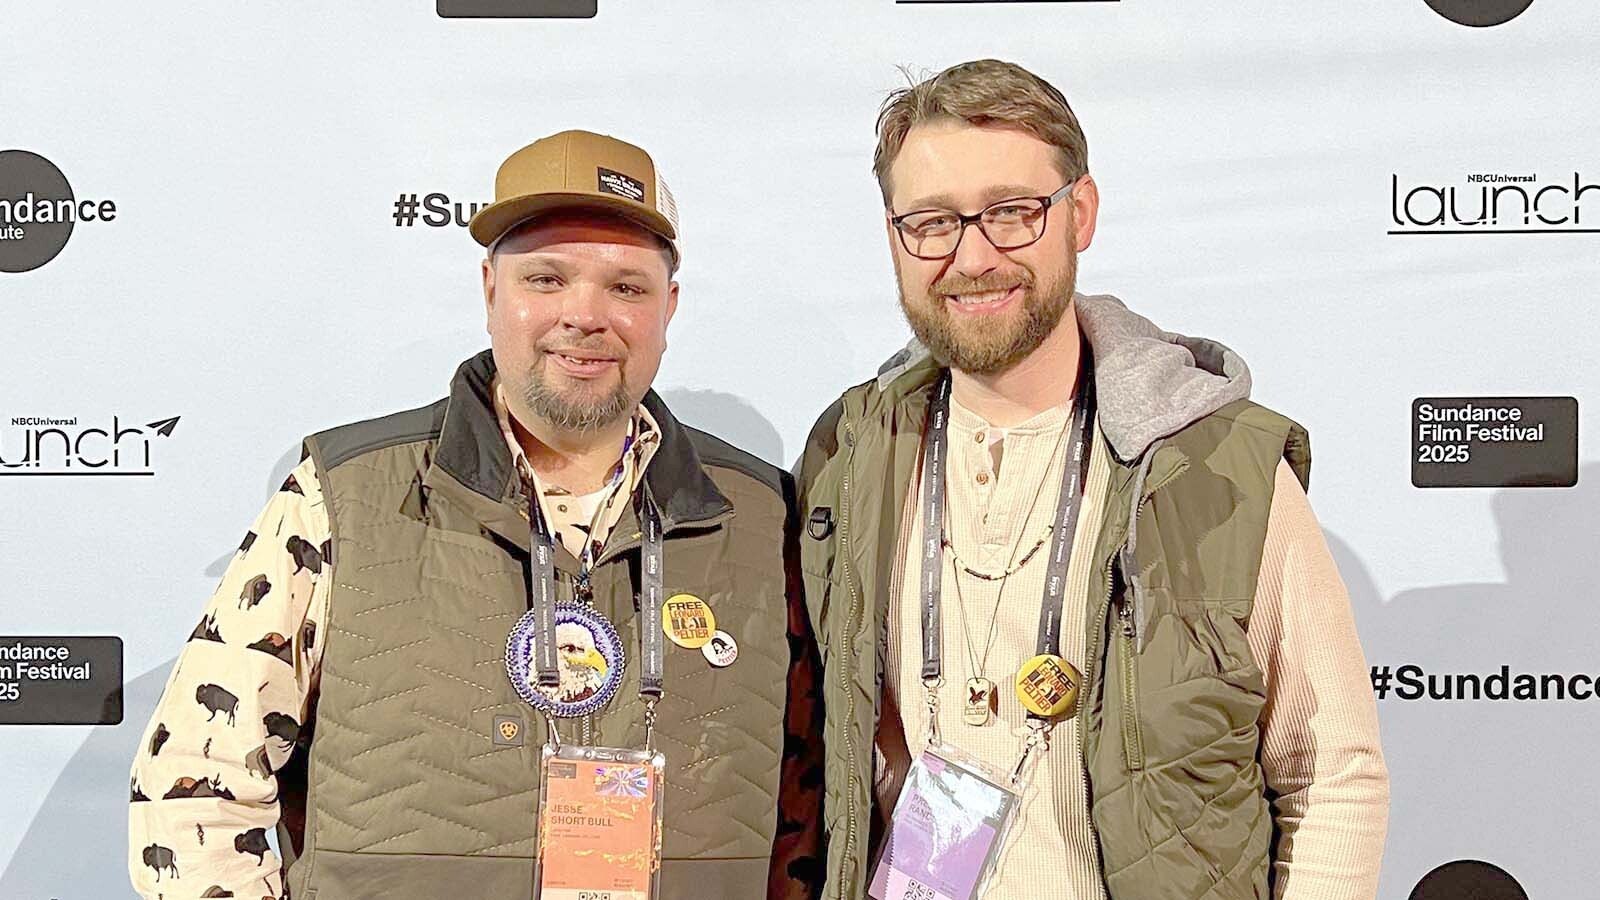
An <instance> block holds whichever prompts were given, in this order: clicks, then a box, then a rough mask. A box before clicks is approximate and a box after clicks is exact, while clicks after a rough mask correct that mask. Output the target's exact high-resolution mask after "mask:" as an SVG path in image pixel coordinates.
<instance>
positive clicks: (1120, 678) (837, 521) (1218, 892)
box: [798, 363, 1311, 900]
mask: <svg viewBox="0 0 1600 900" xmlns="http://www.w3.org/2000/svg"><path fill="white" fill-rule="evenodd" d="M936 373H937V370H936V368H935V367H934V366H933V365H932V364H931V363H924V364H922V365H920V366H918V367H917V368H916V369H914V370H910V371H908V372H906V373H905V374H902V375H900V376H899V378H898V379H897V380H896V381H894V382H893V383H890V382H888V380H887V379H882V380H879V381H876V382H869V383H867V384H864V385H861V386H858V387H856V388H853V389H852V390H850V391H848V392H847V393H846V394H845V395H844V396H843V397H842V398H841V399H840V400H839V401H838V402H837V403H835V404H834V406H833V407H832V408H830V409H829V411H828V412H827V413H826V414H825V415H824V416H823V418H822V420H821V421H820V422H819V423H818V425H817V427H816V428H815V429H814V430H813V432H812V435H811V439H810V442H809V443H808V445H807V448H806V453H805V455H804V456H803V457H802V459H801V462H800V465H799V467H798V473H799V477H800V484H801V490H802V495H801V496H802V502H803V504H804V507H805V508H806V509H808V510H809V511H810V516H809V523H810V525H811V526H812V527H811V533H810V539H808V540H805V541H803V543H802V547H803V552H802V557H801V559H802V568H803V572H804V577H805V583H806V597H807V602H808V604H810V607H811V611H812V616H813V619H814V627H815V628H816V630H817V634H818V635H819V640H820V641H821V642H822V651H823V662H824V680H825V685H826V691H825V707H826V715H827V735H828V761H827V767H826V775H827V793H826V804H825V809H826V813H825V815H826V820H825V821H826V824H827V826H828V835H829V847H828V849H829V856H828V883H827V894H826V896H827V897H829V898H837V900H854V898H858V897H861V896H863V890H864V887H863V883H864V880H865V879H866V877H867V874H868V869H869V867H870V865H871V863H872V862H873V859H872V856H873V851H874V848H873V846H872V844H873V837H874V831H873V825H874V822H873V816H872V812H873V809H874V806H873V804H874V802H875V801H874V796H873V783H874V777H875V773H874V768H873V758H874V751H873V741H874V738H875V735H876V733H877V727H878V716H879V714H880V713H881V712H882V709H881V704H880V699H881V691H882V681H883V677H882V670H881V665H882V663H881V655H880V653H879V642H880V640H881V636H882V634H883V633H884V629H885V628H886V622H885V621H884V615H885V611H886V609H887V606H888V604H887V603H886V602H885V599H884V598H885V597H886V594H887V591H888V589H889V588H888V586H889V584H890V573H891V570H892V568H893V565H894V559H895V550H896V544H897V539H898V536H899V533H900V529H901V527H902V523H901V510H902V508H903V499H904V497H905V496H906V491H907V490H908V489H909V486H910V484H911V481H912V478H913V475H914V472H915V469H916V462H917V459H918V457H919V455H920V452H921V438H922V433H923V429H924V423H925V418H926V414H927V406H928V396H929V392H930V387H931V385H932V383H933V380H934V378H935V377H936ZM1093 452H1096V453H1107V454H1110V456H1111V462H1112V487H1111V492H1110V495H1109V498H1108V501H1107V503H1106V505H1105V515H1104V517H1103V520H1102V521H1101V523H1100V529H1099V537H1098V539H1097V540H1096V541H1095V543H1094V545H1093V548H1092V552H1093V553H1094V566H1095V571H1096V572H1097V575H1096V577H1095V579H1093V580H1092V581H1091V585H1093V587H1092V588H1091V595H1090V596H1089V597H1088V598H1085V599H1086V601H1087V604H1088V616H1087V629H1088V633H1087V643H1086V646H1087V648H1088V652H1087V655H1086V660H1087V661H1088V665H1087V671H1086V672H1085V673H1084V674H1085V684H1084V687H1083V693H1082V695H1081V696H1082V697H1083V698H1084V699H1083V701H1082V703H1081V704H1080V707H1079V710H1078V713H1077V715H1078V716H1079V722H1080V726H1081V728H1082V733H1083V735H1084V741H1083V744H1084V759H1083V763H1084V767H1085V770H1086V772H1087V774H1088V779H1089V798H1090V814H1091V819H1092V822H1093V824H1094V829H1095V833H1096V835H1097V837H1098V839H1099V842H1100V856H1101V863H1102V866H1103V873H1102V874H1103V877H1104V881H1105V885H1106V889H1107V893H1108V895H1109V896H1110V897H1111V898H1112V900H1269V898H1270V897H1271V887H1270V884H1269V878H1270V872H1271V856H1272V841H1273V821H1272V816H1271V811H1270V808H1269V802H1268V798H1267V795H1266V787H1265V784H1264V781H1263V776H1262V771H1261V768H1260V765H1259V763H1258V762H1257V754H1258V751H1259V747H1260V735H1259V732H1258V725H1257V722H1258V718H1259V715H1260V712H1261V709H1262V706H1263V704H1264V703H1265V699H1266V687H1265V684H1264V683H1263V679H1262V674H1261V671H1260V669H1259V668H1257V666H1256V664H1255V662H1254V659H1253V657H1252V654H1251V651H1250V647H1249V644H1248V642H1247V641H1246V637H1245V628H1246V626H1247V624H1248V621H1249V617H1250V612H1251V608H1252V603H1253V599H1254V594H1255V587H1256V578H1257V574H1258V572H1259V569H1260V564H1261V555H1262V547H1263V542H1264V540H1265V534H1266V524H1267V514H1268V510H1269V508H1270V507H1271V502H1272V493H1273V486H1274V474H1275V471H1276V468H1277V465H1278V462H1279V460H1280V459H1287V460H1288V461H1289V463H1290V464H1291V466H1292V467H1293V469H1294V471H1295V473H1296V475H1297V476H1298V477H1299V479H1300V481H1301V482H1302V483H1306V482H1307V480H1308V478H1309V473H1310V461H1311V460H1310V451H1309V444H1308V440H1307V437H1306V433H1305V431H1304V429H1302V428H1301V427H1300V426H1299V425H1297V424H1296V423H1294V422H1293V421H1291V420H1289V419H1287V418H1285V417H1283V416H1281V415H1279V414H1277V413H1275V412H1272V411H1271V410H1268V409H1266V408H1265V407H1262V406H1259V405H1257V404H1255V403H1253V402H1251V401H1249V400H1244V399H1240V400H1235V401H1232V402H1229V403H1226V404H1225V405H1223V406H1221V407H1220V408H1217V409H1215V410H1213V411H1212V412H1210V413H1209V414H1206V415H1204V416H1202V417H1199V418H1197V419H1196V420H1195V421H1193V422H1190V423H1188V424H1187V425H1185V426H1183V427H1181V428H1178V429H1177V430H1175V431H1174V432H1173V433H1171V434H1169V435H1168V436H1166V437H1165V438H1164V439H1161V440H1159V441H1155V442H1154V443H1153V444H1152V445H1151V446H1149V447H1148V448H1147V449H1146V450H1145V451H1144V452H1143V453H1141V454H1140V455H1139V457H1138V458H1136V459H1130V460H1124V459H1120V458H1118V457H1117V455H1116V454H1115V453H1114V452H1113V451H1112V448H1111V447H1110V446H1109V445H1108V444H1106V443H1104V442H1102V443H1101V444H1100V445H1098V446H1096V447H1095V448H1094V451H1093ZM1084 549H1086V550H1087V549H1089V548H1084ZM875 661H877V662H876V664H875Z"/></svg>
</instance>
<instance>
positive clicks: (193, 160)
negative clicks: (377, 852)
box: [0, 0, 1600, 900]
mask: <svg viewBox="0 0 1600 900" xmlns="http://www.w3.org/2000/svg"><path fill="white" fill-rule="evenodd" d="M0 48H3V52H0V798H3V799H0V898H5V900H79V898H96V900H104V898H123V897H127V898H131V897H133V896H134V895H133V893H132V889H131V887H130V886H129V884H128V880H127V869H126V859H127V855H128V850H127V847H126V833H127V812H126V807H127V803H128V801H129V783H128V773H129V763H130V761H131V760H132V758H133V756H134V753H135V750H136V745H138V744H139V743H140V738H141V735H142V732H143V729H144V726H145V724H146V722H147V721H148V719H149V717H150V714H151V711H152V709H153V708H154V705H155V702H156V699H157V697H158V696H159V694H160V692H161V689H162V687H163V686H164V684H165V682H166V679H167V676H168V673H169V671H170V669H171V666H172V663H173V660H174V658H175V657H176V656H177V654H178V652H179V650H180V648H181V647H182V646H183V644H184V641H185V639H186V638H187V637H188V636H189V634H190V632H191V630H192V629H193V628H194V627H195V621H196V618H197V616H198V615H199V612H200V610H201V608H202V606H203V605H204V603H205V601H206V600H207V598H208V597H209V596H210V594H211V592H212V591H213V590H214V589H215V587H216V585H217V582H218V579H219V578H220V577H221V575H222V572H223V570H224V569H225V567H226V566H227V563H228V561H229V560H230V559H231V558H232V556H233V554H234V553H235V551H236V550H237V548H238V542H239V535H240V534H242V533H243V532H244V531H245V529H246V527H247V526H248V525H249V523H250V522H251V520H252V518H253V517H254V516H255V515H256V513H257V512H258V511H259V510H260V508H261V506H262V505H263V503H264V502H265V501H266V499H267V498H268V497H269V496H270V495H271V494H272V493H273V492H274V491H276V490H277V489H278V487H279V485H280V484H281V483H282V482H283V481H284V478H285V476H286V474H287V473H288V472H289V470H290V469H291V468H292V467H293V466H294V464H295V463H296V462H298V459H299V441H300V438H301V437H302V436H303V435H305V434H307V433H309V432H312V431H315V430H319V429H322V428H327V427H330V426H332V425H335V424H339V423H343V422H349V421H353V420H358V419H364V418H369V417H372V416H375V415H378V414H381V413H387V412H392V411H396V410H400V409H405V408H410V407H414V406H419V405H422V404H425V403H428V402H430V401H432V400H434V399H437V398H439V397H441V396H443V395H444V394H445V392H446V390H447V386H448V382H449V378H450V376H451V374H452V372H453V371H454V367H455V366H456V364H457V363H458V362H459V361H461V360H463V359H465V358H466V357H468V356H470V355H472V354H473V353H474V352H476V351H478V350H480V349H482V348H484V347H487V346H488V337H487V334H486V332H485V327H484V308H483V300H482V294H481V287H480V276H479V271H478V263H479V260H480V259H481V257H482V251H481V249H480V248H479V247H478V246H477V245H476V244H475V243H474V242H473V241H472V240H471V238H470V237H469V236H468V234H467V230H466V228H465V227H464V226H465V224H466V222H467V220H468V218H469V217H470V216H471V214H472V213H473V212H474V211H475V210H476V209H477V208H479V207H481V206H482V205H484V204H485V203H486V202H487V201H488V200H489V199H490V198H491V197H492V194H493V177H494V171H495V167H496V166H497V165H498V164H499V162H500V161H501V160H502V159H503V158H504V157H505V156H506V155H507V154H508V153H509V152H510V151H512V150H514V149H516V148H518V147H521V146H523V145H524V144H527V143H528V142H530V141H532V140H533V139H535V138H537V137H540V136H542V135H546V134H550V133H553V132H556V131H559V130H562V129H566V128H581V129H587V130H591V131H597V132H602V133H606V134H612V135H615V136H617V137H620V138H623V139H624V140H628V141H631V142H633V143H636V144H639V145H640V146H643V147H645V148H647V149H648V150H650V152H651V153H652V154H653V156H654V157H655V159H656V161H657V163H658V164H659V165H660V167H661V169H662V171H663V172H664V173H665V175H666V178H667V180H668V181H669V183H670V184H671V186H672V190H673V193H674V194H675V195H676V199H677V204H678V209H679V213H680V216H681V220H682V226H681V235H682V245H683V254H684V264H683V268H682V271H681V273H680V276H679V280H680V282H681V284H682V293H681V302H680V306H679V309H678V313H677V317H676V319H675V320H674V322H673V323H672V328H671V332H670V336H671V345H670V347H669V349H668V350H667V353H666V357H665V360H664V364H663V367H662V370H661V373H660V376H659V377H658V379H657V382H656V385H657V388H658V389H659V390H660V391H661V393H662V394H663V396H664V398H665V399H666V401H667V403H668V404H669V405H670V406H671V408H672V409H673V410H674V411H675V413H676V414H677V415H678V416H679V417H680V418H682V419H684V420H685V421H688V422H689V423H691V424H694V425H698V426H700V427H703V428H705V429H708V430H710V431H712V432H715V433H718V434H720V435H722V436H723V437H725V438H727V439H728V440H730V441H733V442H734V443H737V444H739V445H741V446H743V447H745V448H748V449H749V450H751V451H752V452H754V453H756V454H757V455H759V456H762V457H764V458H766V459H768V460H770V461H772V462H774V463H777V464H779V465H783V466H788V465H790V464H791V463H792V462H793V461H794V459H795V457H796V456H797V455H798V453H799V451H800V449H801V446H802V442H803V440H804V437H805V435H806V433H807V431H808V430H809V428H810V426H811V423H812V422H813V421H814V419H815V417H816V416H817V415H818V414H819V413H820V412H821V410H822V409H823V408H824V407H825V406H826V405H827V404H828V403H829V402H831V401H832V399H833V398H834V397H835V396H837V394H838V392H839V391H840V390H842V389H843V388H845V387H847V386H848V385H851V384H854V383H857V382H859V381H862V380H864V379H865V378H867V377H869V376H870V375H871V374H872V373H873V372H874V371H875V370H876V368H877V366H878V365H879V363H880V362H881V361H882V360H884V359H885V358H886V357H888V356H889V355H890V354H891V353H893V352H894V350H896V349H897V348H899V347H900V346H901V345H902V344H903V343H904V342H905V341H906V339H907V337H908V330H907V327H906V326H905V324H904V321H903V319H902V318H901V315H900V312H899V308H898V305H897V303H896V299H895V293H894V275H893V271H892V268H891V263H890V257H889V252H888V247H887V245H886V242H885V232H884V225H883V220H882V212H883V210H882V203H881V200H880V197H879V195H878V189H877V186H876V184H875V182H874V180H873V178H872V174H871V171H870V165H871V158H872V151H873V147H874V134H873V124H874V119H875V116H876V112H877V109H878V106H879V104H880V103H881V102H882V100H883V98H884V96H885V94H886V93H887V92H888V91H890V90H892V89H894V88H896V87H900V86H903V85H904V84H905V83H906V79H907V77H908V76H909V77H912V78H917V79H920V78H921V77H923V76H925V75H927V74H931V73H932V72H935V71H938V70H939V69H942V68H943V67H945V66H947V65H950V64H952V63H955V62H959V61H962V60H967V59H974V58H980V57H997V58H1000V59H1006V60H1010V61H1014V62H1017V63H1020V64H1021V65H1023V66H1026V67H1027V68H1029V69H1031V70H1032V71H1034V72H1037V73H1038V74H1040V75H1042V76H1044V77H1045V78H1047V79H1049V80H1050V81H1051V82H1052V83H1054V84H1055V85H1057V86H1059V87H1060V88H1061V89H1062V90H1063V91H1064V92H1065V93H1066V95H1067V96H1068V98H1069V99H1070V101H1071V102H1072V104H1073V106H1074V109H1075V111H1076V112H1077V114H1078V116H1079V119H1080V120H1081V122H1082V123H1083V127H1084V130H1085V132H1086V133H1087V135H1088V140H1089V168H1090V171H1091V172H1092V173H1093V174H1094V176H1095V178H1096V180H1097V182H1098V184H1099V186H1100V191H1101V196H1102V207H1101V209H1102V212H1101V219H1100V224H1099V230H1098V233H1097V235H1096V238H1095V241H1094V244H1093V246H1092V247H1091V248H1090V249H1089V251H1087V252H1086V253H1085V254H1083V256H1082V257H1081V260H1080V265H1081V270H1080V274H1079V285H1080V288H1081V289H1082V290H1084V291H1086V292H1091V293H1112V294H1116V295H1118V296H1119V297H1121V298H1123V299H1124V300H1125V301H1126V302H1127V303H1128V304H1129V306H1130V307H1132V308H1133V309H1135V310H1137V311H1139V312H1141V313H1143V314H1145V315H1147V316H1149V317H1150V318H1152V319H1154V320H1155V321H1156V322H1158V323H1160V324H1161V325H1162V326H1163V327H1165V328H1168V329H1171V330H1174V331H1180V332H1184V333H1187V334H1196V335H1205V336H1209V337H1213V338H1216V339H1218V340H1221V341H1222V342H1224V343H1226V344H1228V345H1229V346H1231V347H1233V348H1234V349H1235V350H1237V351H1238V352H1239V353H1240V355H1241V356H1243V357H1244V358H1245V359H1246V360H1247V361H1248V362H1249V364H1250V366H1251V369H1252V371H1253V373H1254V376H1255V389H1254V396H1255V397H1256V399H1258V400H1260V401H1262V402H1264V403H1266V404H1268V405H1270V406H1272V407H1274V408H1276V409H1278V410H1281V411H1283V412H1285V413H1287V414H1289V415H1291V416H1293V417H1294V418H1296V419H1297V420H1299V421H1301V422H1303V423H1304V424H1305V425H1306V426H1307V427H1308V428H1309V431H1310V433H1311V436H1312V442H1313V448H1314V452H1315V458H1316V466H1315V472H1314V474H1315V478H1314V479H1313V481H1312V485H1313V488H1312V491H1311V500H1312V504H1313V506H1314V508H1315V509H1316V511H1317V513H1318V515H1319V517H1320V519H1321V521H1322V524H1323V527H1324V529H1325V531H1326V533H1327V537H1328V541H1329V543H1330V545H1331V547H1332V548H1333V551H1334V553H1335V556H1336V558H1337V561H1338V564H1339V567H1340V570H1341V572H1342V574H1343V577H1344V581H1345V583H1346V584H1347V586H1348V588H1349V591H1350V596H1351V600H1352V603H1353V606H1354V611H1355V616H1356V621H1357V624H1358V626H1359V630H1360V633H1361V637H1362V641H1363V645H1364V648H1365V651H1366V654H1367V657H1368V661H1369V662H1370V664H1371V667H1372V672H1371V677H1372V688H1373V691H1374V692H1375V695H1376V699H1377V703H1378V710H1379V713H1380V717H1381V722H1382V728H1383V741H1384V751H1385V755H1386V758H1387V762H1388V766H1389V770H1390V775H1391V779H1392V792H1393V799H1392V812H1391V817H1390V825H1389V837H1388V845H1387V850H1386V855H1385V859H1384V865H1383V880H1382V887H1381V891H1380V896H1381V897H1383V898H1385V900H1404V898H1408V897H1420V898H1446V897H1460V898H1468V897H1473V898H1493V900H1511V898H1520V897H1528V898H1533V900H1592V898H1596V897H1600V853H1597V852H1596V850H1597V849H1600V767H1597V766H1595V765H1594V763H1593V757H1594V754H1595V752H1596V748H1597V746H1600V686H1597V683H1596V679H1597V678H1600V649H1597V648H1600V613H1597V611H1596V610H1597V600H1600V595H1597V592H1596V587H1595V580H1596V577H1597V576H1596V570H1595V560H1596V559H1600V457H1597V456H1596V455H1595V453H1594V451H1593V450H1592V449H1591V448H1593V447H1595V446H1596V439H1597V438H1600V434H1597V432H1596V430H1595V425H1594V421H1593V418H1594V417H1593V416H1592V415H1589V414H1588V413H1589V409H1590V403H1591V402H1592V401H1593V400H1595V399H1600V363H1597V362H1596V358H1595V353H1594V349H1593V348H1594V344H1595V341H1596V338H1597V334H1600V312H1597V310H1600V291H1597V288H1596V285H1597V284H1600V89H1597V87H1596V84H1597V82H1596V80H1595V75H1594V62H1595V59H1596V57H1597V54H1600V7H1597V6H1596V5H1595V4H1594V3H1593V2H1591V0H1531V2H1530V0H1353V2H1347V3H1337V4H1286V3H1282V2H1269V0H1235V2H1228V3H1192V2H1183V0H1120V2H1118V0H1100V2H1071V0H1061V2H1048V0H1043V2H1029V3H1017V2H1012V3H1000V2H971V0H948V2H938V0H899V2H896V0H809V2H797V0H786V2H778V0H753V2H741V3H730V2H720V0H719V2H712V0H700V2H690V0H673V2H656V3H651V2H644V0H587V2H584V0H437V3H436V4H435V3H434V2H433V0H390V2H385V3H381V4H380V3H310V2H279V3H270V4H269V3H251V4H244V3H235V4H196V3H171V2H164V0H155V2H146V3H122V2H109V0H99V2H82V3H71V4H56V3H39V2H24V0H18V2H13V3H8V4H6V5H5V8H4V10H3V11H0ZM252 852H255V851H252ZM163 862H164V861H162V860H156V861H155V862H154V863H153V864H155V865H158V866H159V865H161V864H162V863H163Z"/></svg>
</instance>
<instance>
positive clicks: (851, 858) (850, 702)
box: [833, 425, 861, 897]
mask: <svg viewBox="0 0 1600 900" xmlns="http://www.w3.org/2000/svg"><path fill="white" fill-rule="evenodd" d="M844 438H845V443H846V444H848V445H849V446H850V452H849V453H847V454H845V462H844V474H843V476H842V477H841V478H840V482H839V553H840V555H841V557H843V558H842V559H841V561H840V562H841V564H842V565H843V567H844V583H845V592H846V593H847V594H848V595H849V598H850V614H849V615H848V616H847V617H846V618H845V631H844V638H845V646H844V647H843V648H840V647H835V648H833V655H834V658H836V659H838V660H839V681H840V686H841V687H843V688H844V692H845V693H844V696H845V714H844V719H843V721H844V722H845V731H844V752H845V831H844V855H843V857H842V860H843V861H842V863H841V865H840V866H839V896H840V897H849V896H850V892H851V890H852V889H853V886H854V882H855V869H856V865H855V846H856V816H857V812H856V737H855V720H856V690H855V684H854V673H853V672H852V671H851V669H850V662H851V660H852V659H853V658H854V655H855V654H854V643H855V632H856V628H857V627H858V624H859V622H860V620H861V597H860V595H859V593H858V592H857V591H856V585H855V581H854V579H852V578H851V577H850V467H851V465H853V464H854V462H855V455H856V441H855V433H854V432H853V431H851V430H850V426H848V425H846V426H845V429H844ZM841 650H842V651H843V652H842V653H841Z"/></svg>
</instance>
